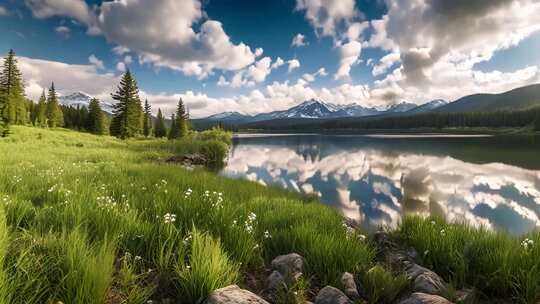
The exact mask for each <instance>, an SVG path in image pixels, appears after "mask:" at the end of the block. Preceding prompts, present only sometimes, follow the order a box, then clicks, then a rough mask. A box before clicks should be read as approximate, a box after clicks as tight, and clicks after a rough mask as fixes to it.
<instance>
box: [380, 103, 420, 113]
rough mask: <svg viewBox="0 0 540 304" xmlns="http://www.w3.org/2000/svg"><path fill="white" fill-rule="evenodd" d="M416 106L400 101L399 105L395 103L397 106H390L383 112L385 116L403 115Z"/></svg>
mask: <svg viewBox="0 0 540 304" xmlns="http://www.w3.org/2000/svg"><path fill="white" fill-rule="evenodd" d="M416 107H417V105H416V104H414V103H410V102H406V101H402V102H400V103H397V104H393V105H391V106H389V107H388V108H386V109H385V110H384V112H385V114H389V113H405V112H408V111H410V110H412V109H414V108H416Z"/></svg>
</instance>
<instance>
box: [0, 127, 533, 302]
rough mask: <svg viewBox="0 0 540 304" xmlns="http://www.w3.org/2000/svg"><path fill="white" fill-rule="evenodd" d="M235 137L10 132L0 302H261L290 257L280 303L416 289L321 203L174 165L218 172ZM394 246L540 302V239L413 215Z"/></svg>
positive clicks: (446, 270) (484, 292)
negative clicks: (231, 294)
mask: <svg viewBox="0 0 540 304" xmlns="http://www.w3.org/2000/svg"><path fill="white" fill-rule="evenodd" d="M230 136H231V135H230V134H229V133H225V132H223V131H220V130H212V131H206V132H201V133H192V134H190V135H189V136H187V137H186V138H183V139H179V140H173V141H168V140H164V139H143V138H135V139H129V140H118V139H116V138H113V137H108V136H95V135H90V134H86V133H79V132H75V131H70V130H66V129H39V128H31V127H23V126H13V127H12V134H10V136H9V137H7V138H1V139H0V155H1V157H0V167H1V168H2V170H1V171H0V303H54V304H57V303H96V304H97V303H108V304H109V303H203V302H204V300H205V298H206V297H207V296H208V294H209V293H210V292H212V291H213V290H215V289H217V288H221V287H224V286H227V285H230V284H238V285H240V286H241V287H244V288H247V289H250V290H252V291H254V292H260V291H261V290H262V288H263V286H262V281H264V278H265V275H267V274H268V271H267V269H268V265H269V263H270V262H271V260H272V259H273V258H275V257H276V256H278V255H280V254H288V253H291V252H296V253H298V254H300V255H302V256H303V257H304V258H305V261H306V269H305V273H304V276H303V279H302V280H301V282H299V284H298V285H297V286H295V287H294V288H291V289H290V290H289V291H287V292H289V294H285V295H283V296H282V300H281V303H304V302H305V300H306V299H310V300H312V299H313V291H316V290H318V289H319V288H321V287H324V286H325V285H327V284H331V285H333V286H337V287H339V286H340V277H341V274H342V273H343V272H344V271H348V272H351V273H353V274H354V275H355V277H356V279H357V281H358V282H360V283H361V286H362V287H360V289H361V290H363V295H364V298H365V300H367V302H368V303H395V302H396V300H397V299H398V298H399V297H400V296H401V295H403V294H406V293H407V292H409V291H410V288H411V284H410V283H409V282H407V279H406V277H405V276H404V275H403V274H400V273H392V272H391V271H390V270H389V268H388V267H387V265H384V264H382V262H381V261H378V259H377V257H376V255H377V250H378V249H377V246H376V245H375V242H374V241H372V240H371V237H370V236H369V235H368V236H367V237H365V236H364V235H363V234H362V232H361V231H357V230H354V229H351V228H347V226H346V225H344V222H343V219H342V217H341V215H339V214H338V213H337V212H336V211H334V210H333V209H331V208H329V207H327V206H325V205H323V204H320V203H319V202H318V200H317V199H316V198H314V197H310V196H309V197H306V196H301V195H300V194H297V193H292V192H287V191H284V190H280V189H278V188H273V187H264V186H262V185H259V184H256V183H253V182H249V181H243V180H233V179H228V178H225V177H221V176H219V175H216V174H215V173H212V172H211V171H209V170H206V169H204V168H195V169H186V168H183V167H182V166H180V165H178V164H174V163H170V162H166V160H167V159H169V158H170V157H172V156H179V155H184V154H189V153H200V154H202V155H204V156H205V158H206V159H207V160H208V164H207V165H208V166H209V167H214V166H217V167H219V165H220V162H222V161H223V159H224V157H225V156H226V154H227V153H228V149H229V145H230V141H231V138H230ZM390 236H391V237H392V239H393V240H395V241H396V242H399V243H400V244H403V245H407V246H409V245H410V246H413V247H414V248H416V250H417V251H418V252H419V253H420V256H421V259H422V261H423V265H425V266H426V267H429V268H430V269H433V270H434V271H435V272H437V273H438V274H440V275H441V276H442V277H443V278H444V279H445V280H446V281H447V282H449V283H450V287H451V288H450V290H449V293H451V291H452V290H454V289H455V290H457V289H462V288H472V289H474V291H475V293H476V294H477V299H479V300H485V299H494V298H498V299H504V300H507V301H509V302H512V303H514V302H520V303H537V301H538V300H539V299H540V271H538V270H539V267H540V266H539V264H540V247H538V244H540V243H539V242H540V234H539V233H537V232H532V233H530V234H528V235H525V236H511V235H508V234H505V233H495V232H491V231H488V230H486V229H478V228H473V227H469V226H467V225H465V224H448V223H445V222H444V221H443V220H441V219H436V218H433V219H432V218H427V219H424V218H419V217H407V218H405V219H404V220H403V222H402V223H401V225H400V226H399V228H398V229H397V230H395V231H391V232H390ZM374 266H375V267H374ZM370 269H371V270H370ZM368 270H370V271H368ZM449 298H451V296H449Z"/></svg>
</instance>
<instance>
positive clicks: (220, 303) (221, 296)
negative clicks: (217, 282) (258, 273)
mask: <svg viewBox="0 0 540 304" xmlns="http://www.w3.org/2000/svg"><path fill="white" fill-rule="evenodd" d="M204 303H205V304H269V303H268V302H267V301H265V300H263V299H262V298H260V297H259V296H257V295H256V294H254V293H252V292H251V291H248V290H244V289H241V288H240V287H238V286H236V285H230V286H227V287H224V288H221V289H217V290H214V291H213V292H212V293H211V294H210V296H208V298H207V299H206V301H204Z"/></svg>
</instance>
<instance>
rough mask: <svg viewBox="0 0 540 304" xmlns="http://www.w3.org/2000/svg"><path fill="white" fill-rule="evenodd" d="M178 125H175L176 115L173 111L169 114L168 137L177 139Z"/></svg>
mask: <svg viewBox="0 0 540 304" xmlns="http://www.w3.org/2000/svg"><path fill="white" fill-rule="evenodd" d="M178 131H179V130H178V126H177V125H176V117H175V115H174V113H172V114H171V128H170V129H169V139H177V138H178V136H179V133H178Z"/></svg>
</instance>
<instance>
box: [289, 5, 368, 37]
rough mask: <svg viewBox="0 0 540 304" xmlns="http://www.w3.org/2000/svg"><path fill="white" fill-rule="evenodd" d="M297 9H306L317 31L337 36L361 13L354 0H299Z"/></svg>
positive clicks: (306, 14) (320, 33)
mask: <svg viewBox="0 0 540 304" xmlns="http://www.w3.org/2000/svg"><path fill="white" fill-rule="evenodd" d="M296 10H298V11H304V12H305V16H306V19H307V20H308V21H309V23H310V24H311V25H312V26H313V28H314V29H315V32H316V33H317V34H318V35H322V36H336V35H337V34H338V32H339V31H340V30H341V29H343V28H345V27H346V26H347V25H348V23H349V22H350V20H351V19H353V18H355V17H357V16H358V15H359V13H358V11H357V10H356V7H355V1H354V0H340V1H334V0H297V1H296Z"/></svg>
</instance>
